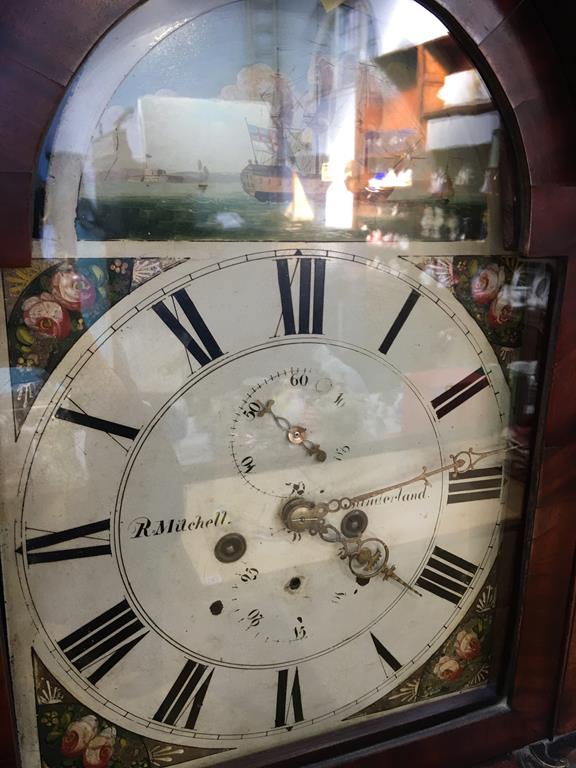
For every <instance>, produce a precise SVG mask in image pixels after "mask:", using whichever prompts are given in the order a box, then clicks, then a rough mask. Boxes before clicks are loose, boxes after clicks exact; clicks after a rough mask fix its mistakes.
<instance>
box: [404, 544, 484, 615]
mask: <svg viewBox="0 0 576 768" xmlns="http://www.w3.org/2000/svg"><path fill="white" fill-rule="evenodd" d="M477 570H478V566H476V565H474V564H473V563H469V562H468V560H464V558H463V557H458V555H453V554H452V552H448V550H447V549H442V548H441V547H434V550H433V552H432V556H431V557H430V559H429V560H428V562H427V563H426V567H425V568H424V570H423V571H422V573H421V574H420V577H419V578H418V581H417V582H416V584H417V585H418V586H419V587H421V588H422V589H425V590H427V591H428V592H431V593H432V594H433V595H437V597H442V598H443V599H444V600H449V601H450V602H451V603H454V605H457V604H458V603H459V602H460V600H461V598H462V595H463V594H464V593H465V592H466V590H467V589H468V586H469V584H470V582H471V581H472V577H473V576H474V574H475V573H476V571H477Z"/></svg>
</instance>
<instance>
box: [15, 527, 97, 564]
mask: <svg viewBox="0 0 576 768" xmlns="http://www.w3.org/2000/svg"><path fill="white" fill-rule="evenodd" d="M97 534H99V535H97ZM83 539H84V540H85V539H88V540H89V541H91V542H92V541H93V542H94V543H91V544H89V545H88V546H86V544H85V542H84V541H83ZM64 542H66V543H68V542H75V543H76V544H80V543H82V544H83V546H76V547H59V546H58V545H59V544H63V543H64ZM96 542H100V543H96ZM25 547H26V557H27V560H28V565H36V564H37V563H56V562H58V561H60V560H75V559H76V558H81V557H98V556H99V555H110V554H111V549H110V520H99V521H98V522H97V523H88V525H79V526H77V527H76V528H67V529H66V530H65V531H57V532H55V533H46V534H44V535H43V536H32V537H30V538H28V539H26V543H25ZM21 551H22V549H21V548H19V549H18V552H21Z"/></svg>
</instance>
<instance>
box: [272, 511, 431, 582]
mask: <svg viewBox="0 0 576 768" xmlns="http://www.w3.org/2000/svg"><path fill="white" fill-rule="evenodd" d="M316 510H317V506H316V505H315V504H314V502H312V501H305V500H301V499H290V501H288V502H286V504H284V506H283V508H282V519H283V521H284V524H285V525H286V527H287V528H288V530H290V531H294V532H298V533H302V532H304V531H308V533H309V534H310V535H311V536H319V538H320V539H322V541H326V542H328V543H329V544H340V545H341V546H340V550H339V552H338V557H339V558H340V559H341V560H348V566H349V568H350V570H351V571H352V573H353V574H354V575H355V576H356V577H357V578H359V579H373V578H374V577H376V576H381V577H382V578H383V580H384V581H387V580H388V579H394V581H397V582H398V583H399V584H401V585H402V586H403V587H405V588H406V589H409V590H410V591H411V592H414V593H415V594H416V595H420V596H421V593H420V592H418V590H416V589H414V588H413V587H411V586H410V584H408V582H406V581H404V579H402V578H401V577H400V576H398V574H397V573H396V566H395V565H388V557H389V549H388V545H387V544H385V543H384V542H383V541H382V540H381V539H376V538H366V539H362V538H360V536H355V537H348V536H344V535H343V534H342V533H341V532H340V531H339V530H338V529H337V528H336V527H335V526H334V525H332V524H331V523H327V522H326V520H325V519H324V514H325V513H320V514H318V513H317V512H316Z"/></svg>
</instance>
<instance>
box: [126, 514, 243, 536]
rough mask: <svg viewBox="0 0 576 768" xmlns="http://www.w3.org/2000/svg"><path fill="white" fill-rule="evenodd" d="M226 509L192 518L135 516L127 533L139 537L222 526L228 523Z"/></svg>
mask: <svg viewBox="0 0 576 768" xmlns="http://www.w3.org/2000/svg"><path fill="white" fill-rule="evenodd" d="M227 516H228V513H227V512H226V511H223V512H217V513H216V515H215V516H214V517H203V516H202V515H196V517H195V518H194V519H193V520H186V519H184V518H181V519H179V520H178V519H176V518H173V517H171V518H168V519H167V520H150V518H149V517H136V518H134V520H131V521H130V524H129V526H128V535H129V536H130V538H131V539H139V538H140V537H141V536H161V535H163V534H167V533H185V532H186V531H197V530H198V529H199V528H210V527H211V526H214V527H215V528H222V527H224V526H225V525H230V522H231V521H230V520H227V519H226V518H227Z"/></svg>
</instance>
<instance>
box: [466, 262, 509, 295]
mask: <svg viewBox="0 0 576 768" xmlns="http://www.w3.org/2000/svg"><path fill="white" fill-rule="evenodd" d="M504 280H505V275H504V268H503V267H499V266H498V265H497V264H488V266H487V267H484V269H481V270H479V271H478V272H477V273H476V274H475V275H474V277H473V278H472V282H471V290H472V298H473V299H474V301H475V302H476V303H477V304H489V303H490V302H491V301H492V299H494V298H496V296H497V294H498V291H499V290H500V286H501V285H502V283H503V282H504Z"/></svg>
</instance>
